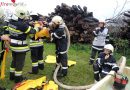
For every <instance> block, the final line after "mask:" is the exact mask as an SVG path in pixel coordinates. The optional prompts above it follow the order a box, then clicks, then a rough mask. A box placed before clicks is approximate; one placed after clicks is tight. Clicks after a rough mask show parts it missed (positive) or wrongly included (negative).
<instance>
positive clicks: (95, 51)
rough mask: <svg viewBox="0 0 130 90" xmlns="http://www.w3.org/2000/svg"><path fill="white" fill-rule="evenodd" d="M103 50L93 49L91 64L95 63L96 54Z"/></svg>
mask: <svg viewBox="0 0 130 90" xmlns="http://www.w3.org/2000/svg"><path fill="white" fill-rule="evenodd" d="M102 51H103V50H97V49H95V48H92V50H91V57H90V62H92V64H93V63H94V60H95V57H96V54H97V53H98V54H99V53H100V52H102Z"/></svg>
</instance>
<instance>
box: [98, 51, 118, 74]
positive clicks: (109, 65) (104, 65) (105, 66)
mask: <svg viewBox="0 0 130 90" xmlns="http://www.w3.org/2000/svg"><path fill="white" fill-rule="evenodd" d="M105 56H106V54H105V53H103V52H102V53H100V54H99V56H98V58H97V61H96V63H97V64H98V65H99V67H100V68H101V72H102V73H104V74H108V73H109V72H110V71H111V70H114V71H115V72H117V71H118V70H119V67H118V66H117V64H116V60H115V58H114V57H113V55H110V56H109V58H108V59H105Z"/></svg>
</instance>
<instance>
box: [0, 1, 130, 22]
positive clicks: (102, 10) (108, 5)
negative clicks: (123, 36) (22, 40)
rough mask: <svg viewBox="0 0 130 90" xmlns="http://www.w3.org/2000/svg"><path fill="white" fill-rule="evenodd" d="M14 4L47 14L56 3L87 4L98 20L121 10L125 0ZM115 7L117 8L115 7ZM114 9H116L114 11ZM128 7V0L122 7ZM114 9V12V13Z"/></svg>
mask: <svg viewBox="0 0 130 90" xmlns="http://www.w3.org/2000/svg"><path fill="white" fill-rule="evenodd" d="M14 1H15V3H16V4H18V3H24V4H25V6H26V7H27V9H28V10H29V11H33V12H35V13H41V14H43V15H48V13H51V12H53V11H54V8H55V7H56V5H61V3H66V4H67V5H69V6H72V5H80V6H81V7H83V6H87V9H88V11H89V12H93V15H94V17H95V18H97V19H99V20H105V19H108V18H111V17H113V16H115V15H116V14H118V12H120V11H121V9H122V7H123V5H124V3H125V0H14ZM1 2H4V3H12V2H11V0H0V4H1ZM0 6H1V7H3V8H8V9H11V10H13V9H14V7H13V6H6V5H3V6H2V5H0ZM116 8H117V9H116ZM115 9H116V11H115ZM128 9H130V0H127V3H126V5H125V7H124V9H123V11H124V10H128ZM114 11H115V14H114Z"/></svg>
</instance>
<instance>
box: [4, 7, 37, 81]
mask: <svg viewBox="0 0 130 90" xmlns="http://www.w3.org/2000/svg"><path fill="white" fill-rule="evenodd" d="M27 16H28V11H27V10H26V8H25V7H22V6H18V7H16V9H15V14H14V15H13V16H12V19H10V21H9V24H8V27H7V29H6V31H7V32H8V33H9V34H10V39H11V41H10V49H11V51H12V59H13V60H12V63H11V66H10V80H15V83H18V82H21V81H22V80H23V79H24V78H23V77H22V69H23V66H24V61H25V56H26V52H27V51H28V50H29V47H28V45H27V41H26V38H27V35H28V34H35V33H36V31H37V30H36V29H33V28H31V27H30V26H29V25H28V24H26V23H24V20H25V19H26V18H27Z"/></svg>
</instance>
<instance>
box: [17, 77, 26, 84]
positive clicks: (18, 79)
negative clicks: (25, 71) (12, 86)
mask: <svg viewBox="0 0 130 90" xmlns="http://www.w3.org/2000/svg"><path fill="white" fill-rule="evenodd" d="M23 80H27V78H26V77H22V76H15V83H19V82H22V81H23Z"/></svg>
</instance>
